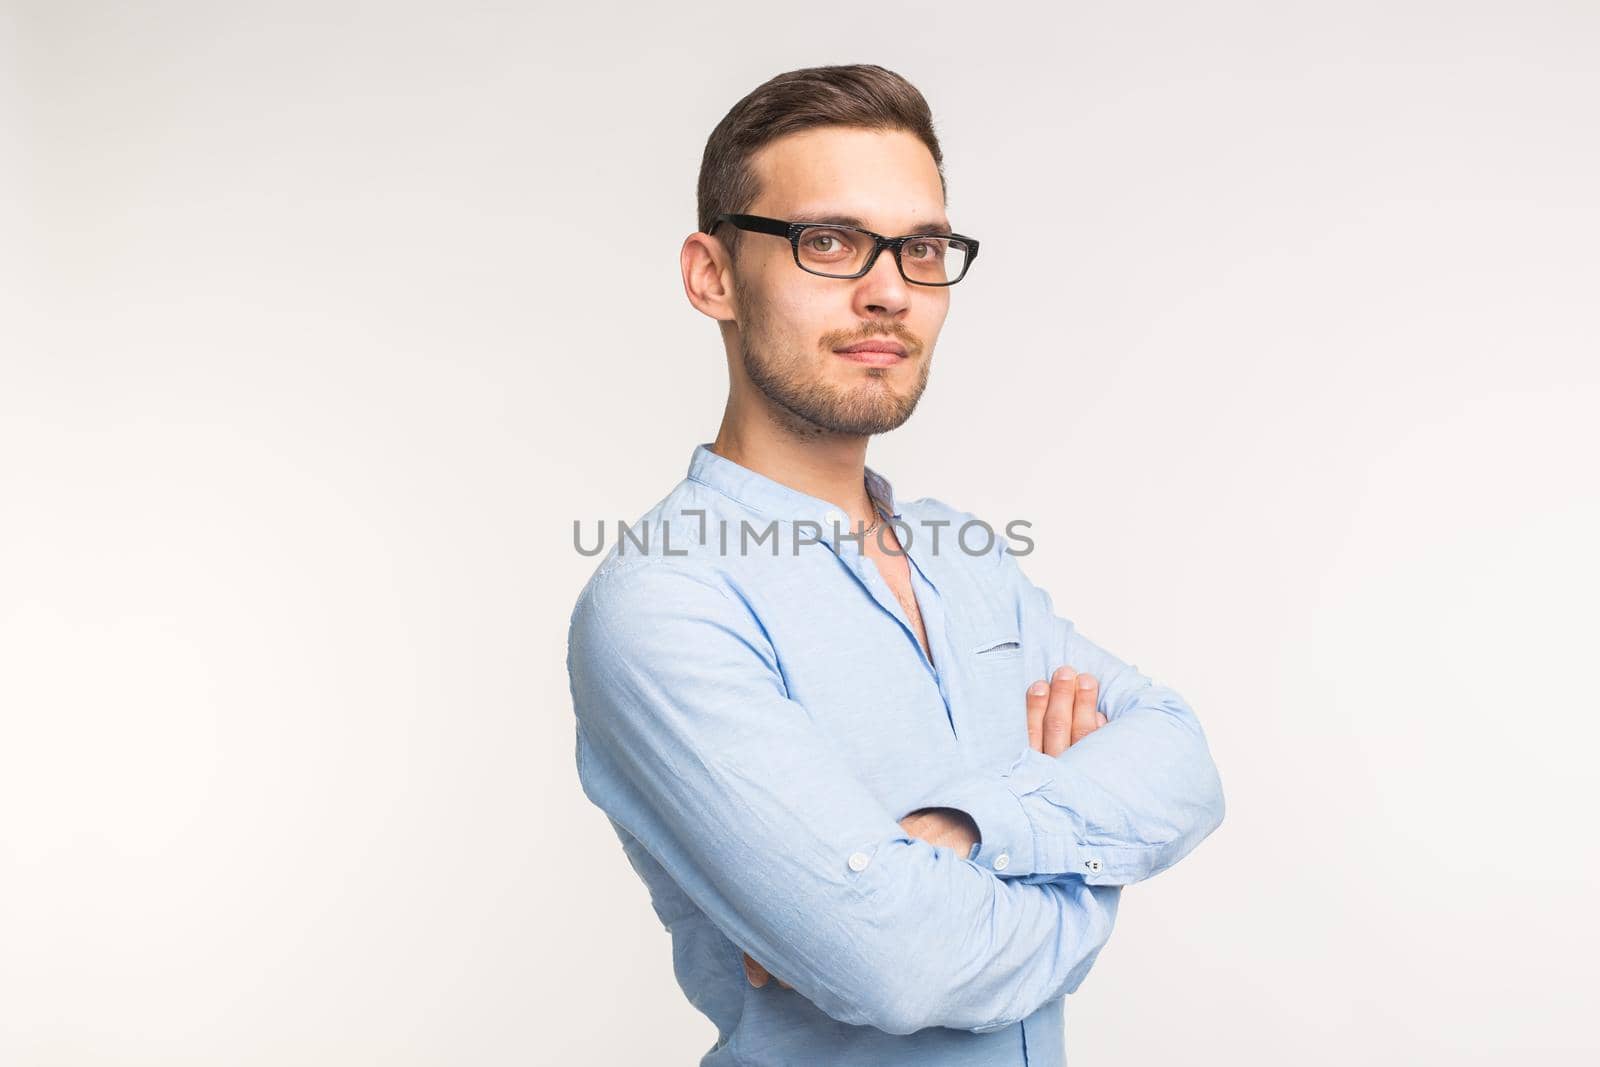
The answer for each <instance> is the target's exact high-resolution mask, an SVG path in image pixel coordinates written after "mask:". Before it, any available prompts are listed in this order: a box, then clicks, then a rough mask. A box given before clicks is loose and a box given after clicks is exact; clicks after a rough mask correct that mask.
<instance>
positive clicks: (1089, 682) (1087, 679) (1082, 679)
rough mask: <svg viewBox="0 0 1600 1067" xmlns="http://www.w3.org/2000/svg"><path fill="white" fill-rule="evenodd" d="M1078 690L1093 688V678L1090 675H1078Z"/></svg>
mask: <svg viewBox="0 0 1600 1067" xmlns="http://www.w3.org/2000/svg"><path fill="white" fill-rule="evenodd" d="M1078 688H1079V689H1093V688H1094V676H1093V675H1090V674H1080V675H1078Z"/></svg>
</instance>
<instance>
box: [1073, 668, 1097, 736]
mask: <svg viewBox="0 0 1600 1067" xmlns="http://www.w3.org/2000/svg"><path fill="white" fill-rule="evenodd" d="M1076 689H1077V694H1076V696H1075V697H1074V699H1073V704H1072V743H1073V744H1074V745H1075V744H1077V743H1078V742H1079V741H1082V740H1083V739H1084V738H1085V737H1088V736H1089V735H1090V734H1092V733H1094V732H1095V731H1096V730H1098V729H1100V723H1099V722H1098V721H1097V720H1096V718H1095V715H1096V714H1097V712H1096V710H1095V704H1096V703H1097V702H1098V701H1099V698H1100V683H1099V682H1097V681H1095V677H1094V675H1092V674H1080V675H1078V682H1077V686H1076Z"/></svg>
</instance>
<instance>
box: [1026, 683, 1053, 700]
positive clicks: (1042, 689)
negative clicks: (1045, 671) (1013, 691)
mask: <svg viewBox="0 0 1600 1067" xmlns="http://www.w3.org/2000/svg"><path fill="white" fill-rule="evenodd" d="M1048 692H1050V687H1049V686H1048V685H1046V684H1045V683H1044V682H1034V683H1033V684H1032V685H1030V686H1028V693H1029V694H1030V695H1032V696H1036V697H1042V696H1044V695H1045V694H1046V693H1048Z"/></svg>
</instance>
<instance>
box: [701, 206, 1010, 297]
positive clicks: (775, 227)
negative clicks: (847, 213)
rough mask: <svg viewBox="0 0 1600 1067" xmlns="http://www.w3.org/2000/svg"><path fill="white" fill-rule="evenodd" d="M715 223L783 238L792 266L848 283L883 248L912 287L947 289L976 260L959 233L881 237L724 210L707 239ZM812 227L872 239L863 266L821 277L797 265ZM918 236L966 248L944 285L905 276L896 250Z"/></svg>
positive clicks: (972, 241) (972, 243)
mask: <svg viewBox="0 0 1600 1067" xmlns="http://www.w3.org/2000/svg"><path fill="white" fill-rule="evenodd" d="M719 222H726V223H728V224H729V225H730V226H735V227H737V228H739V229H741V230H745V231H747V232H750V233H769V234H772V235H773V236H774V237H787V238H788V239H789V247H790V250H791V251H792V252H793V253H794V265H795V266H797V267H799V268H800V269H801V270H803V271H805V272H806V273H807V274H815V275H816V276H817V277H819V278H838V279H840V280H848V279H851V278H862V277H865V276H866V274H867V272H868V271H870V270H872V268H873V265H874V264H876V263H877V262H878V255H879V253H881V252H882V251H883V250H884V249H885V248H887V249H890V250H892V251H893V252H894V265H895V267H896V268H897V269H898V270H899V271H900V277H902V278H904V279H905V280H906V281H907V282H909V283H910V284H912V285H926V286H929V287H931V288H934V289H947V288H949V287H950V286H952V285H954V284H956V282H959V281H960V280H961V279H962V278H965V277H966V276H967V271H969V270H971V269H972V261H973V260H975V259H977V258H978V240H977V238H975V237H968V236H966V235H965V234H960V233H908V234H906V235H905V236H904V237H885V236H883V234H881V233H873V232H872V231H871V230H863V229H862V228H861V227H859V226H846V225H844V224H843V223H838V222H789V221H787V220H785V219H773V218H768V217H767V216H765V215H744V214H739V213H737V212H730V211H725V212H723V213H722V214H720V215H718V216H717V217H716V218H715V219H714V220H712V223H711V227H710V229H708V230H706V235H707V236H710V234H711V230H714V229H716V228H717V223H719ZM813 227H819V228H822V229H828V230H849V231H851V232H852V233H860V234H865V235H866V236H868V237H870V238H872V251H871V253H869V254H868V255H867V262H866V264H865V265H864V266H863V267H862V268H861V269H860V270H858V271H856V272H855V273H854V274H824V273H822V272H821V271H817V270H812V269H811V268H810V267H808V266H806V265H805V264H804V263H802V262H800V235H801V234H802V233H804V232H805V231H806V230H809V229H812V228H813ZM919 237H940V238H946V239H949V240H954V241H960V242H962V243H963V244H965V245H966V246H967V258H966V262H965V263H963V264H962V265H961V273H960V274H958V275H956V276H955V278H953V279H951V280H950V281H948V282H919V281H917V280H916V279H915V278H913V277H911V276H910V275H908V274H907V273H906V265H905V261H904V260H902V259H901V258H900V249H901V248H902V247H904V245H905V243H906V242H907V241H914V240H916V239H917V238H919Z"/></svg>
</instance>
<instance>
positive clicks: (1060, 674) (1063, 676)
mask: <svg viewBox="0 0 1600 1067" xmlns="http://www.w3.org/2000/svg"><path fill="white" fill-rule="evenodd" d="M1072 674H1073V671H1072V668H1071V667H1062V668H1061V669H1060V670H1059V671H1056V680H1057V681H1061V682H1070V681H1072Z"/></svg>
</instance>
